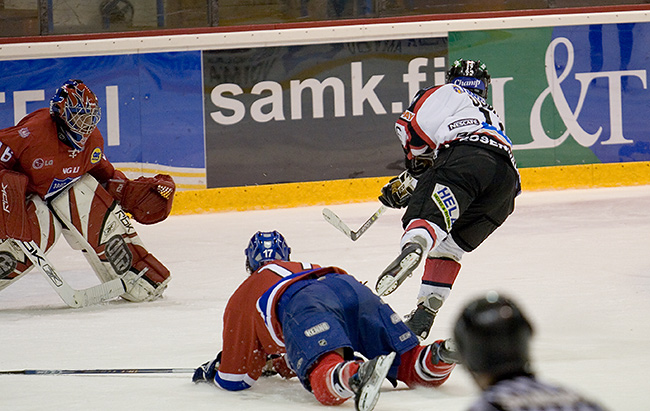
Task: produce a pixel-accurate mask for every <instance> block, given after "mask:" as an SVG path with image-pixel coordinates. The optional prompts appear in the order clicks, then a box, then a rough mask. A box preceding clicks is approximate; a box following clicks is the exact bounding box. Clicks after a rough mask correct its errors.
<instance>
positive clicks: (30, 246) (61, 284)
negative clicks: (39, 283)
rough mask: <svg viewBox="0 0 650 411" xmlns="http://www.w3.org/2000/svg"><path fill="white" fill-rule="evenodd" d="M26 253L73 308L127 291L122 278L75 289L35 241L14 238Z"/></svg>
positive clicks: (108, 298) (92, 303) (91, 303)
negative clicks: (58, 271)
mask: <svg viewBox="0 0 650 411" xmlns="http://www.w3.org/2000/svg"><path fill="white" fill-rule="evenodd" d="M13 241H14V242H15V243H16V244H17V245H18V246H19V247H20V248H21V249H22V250H23V252H24V253H25V255H26V256H27V257H28V258H29V259H30V260H31V262H32V263H34V265H35V266H37V267H38V268H39V269H40V271H41V273H42V274H43V276H44V277H45V279H47V281H48V282H49V283H50V285H51V286H52V288H54V291H56V292H57V294H59V297H61V299H62V300H63V302H65V303H66V304H67V305H68V306H70V307H72V308H79V307H86V306H89V305H94V304H98V303H101V302H104V301H106V300H110V299H112V298H115V297H118V296H120V295H122V294H124V292H125V291H126V287H125V286H124V282H123V281H122V279H120V278H116V279H114V280H111V281H108V282H105V283H102V284H98V285H95V286H93V287H90V288H86V289H82V290H75V289H74V288H72V287H71V286H70V285H69V284H68V283H67V282H66V281H65V280H64V279H63V277H61V276H60V275H59V274H58V273H57V272H56V269H55V268H54V266H53V265H52V263H50V261H49V260H48V259H47V257H46V256H45V253H44V252H43V250H41V248H40V247H39V246H38V245H37V244H36V243H35V242H34V241H20V240H16V239H14V240H13Z"/></svg>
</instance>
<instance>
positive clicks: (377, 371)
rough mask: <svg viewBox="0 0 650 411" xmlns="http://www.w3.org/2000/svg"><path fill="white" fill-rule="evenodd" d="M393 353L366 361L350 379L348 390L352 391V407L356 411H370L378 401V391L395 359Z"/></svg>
mask: <svg viewBox="0 0 650 411" xmlns="http://www.w3.org/2000/svg"><path fill="white" fill-rule="evenodd" d="M395 355H396V354H395V353H394V352H392V353H390V354H388V355H380V356H379V357H375V358H373V359H372V360H370V361H366V362H364V363H363V364H361V366H360V367H359V370H358V371H357V373H356V374H354V375H353V376H352V377H350V381H349V384H350V388H352V391H354V406H355V408H356V410H357V411H371V410H372V409H373V408H375V405H376V404H377V401H378V400H379V390H380V389H381V384H382V383H383V382H384V378H386V375H387V374H388V370H390V366H391V365H392V364H393V360H394V359H395Z"/></svg>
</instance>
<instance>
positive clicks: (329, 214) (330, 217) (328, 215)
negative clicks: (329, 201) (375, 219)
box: [323, 208, 356, 241]
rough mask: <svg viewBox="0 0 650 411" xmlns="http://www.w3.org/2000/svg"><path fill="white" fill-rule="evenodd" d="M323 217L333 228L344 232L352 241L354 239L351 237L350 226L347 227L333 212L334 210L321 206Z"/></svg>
mask: <svg viewBox="0 0 650 411" xmlns="http://www.w3.org/2000/svg"><path fill="white" fill-rule="evenodd" d="M323 218H325V221H327V222H328V223H330V224H331V225H332V226H334V228H336V229H337V230H339V231H340V232H342V233H343V234H345V235H346V237H348V238H349V239H351V240H352V241H354V240H356V238H353V234H352V230H350V227H348V226H347V224H345V223H344V222H343V220H341V218H340V217H339V216H337V215H336V214H334V211H332V210H330V209H329V208H323Z"/></svg>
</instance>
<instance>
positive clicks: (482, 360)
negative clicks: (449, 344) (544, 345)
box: [454, 291, 603, 411]
mask: <svg viewBox="0 0 650 411" xmlns="http://www.w3.org/2000/svg"><path fill="white" fill-rule="evenodd" d="M532 335H533V327H532V326H531V324H530V322H529V321H528V320H527V319H526V317H525V316H524V314H523V313H522V311H521V310H520V308H519V307H518V306H517V305H516V304H515V303H514V302H513V301H512V300H511V299H508V298H506V297H504V296H501V295H499V294H498V293H496V292H493V291H491V292H488V293H487V294H486V295H485V296H483V297H480V298H477V299H475V300H473V301H471V302H470V303H469V304H467V305H466V306H465V308H464V309H463V311H462V313H461V315H460V316H459V318H458V320H457V321H456V325H455V327H454V336H455V340H456V344H457V347H458V350H459V352H460V356H461V360H462V362H463V365H464V366H465V367H466V368H467V369H468V371H469V372H470V374H471V375H472V377H473V378H474V380H475V381H476V383H477V384H478V386H479V387H480V388H481V390H483V393H482V395H481V398H479V399H478V401H476V402H475V403H474V404H473V405H472V407H471V408H470V411H498V410H509V411H524V410H525V411H555V410H565V411H602V410H603V408H602V407H601V406H600V405H598V404H596V403H595V402H593V401H591V400H589V399H587V398H585V397H583V396H582V395H580V394H578V393H576V392H575V391H572V390H570V389H568V388H563V387H559V386H557V385H554V384H549V383H547V382H543V381H540V380H539V379H537V378H536V377H535V375H534V373H533V372H532V371H531V364H530V355H529V351H530V339H531V337H532Z"/></svg>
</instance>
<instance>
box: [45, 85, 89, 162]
mask: <svg viewBox="0 0 650 411" xmlns="http://www.w3.org/2000/svg"><path fill="white" fill-rule="evenodd" d="M50 115H51V116H52V117H53V118H54V120H55V121H56V123H57V125H59V136H60V138H61V139H62V140H63V141H64V142H66V143H67V144H69V145H70V146H72V148H74V149H76V150H79V151H81V150H83V148H84V145H85V144H86V140H88V137H90V134H91V133H92V132H93V131H94V130H95V127H97V123H99V120H100V119H101V109H100V107H99V104H98V103H97V97H96V96H95V94H94V93H93V92H92V91H91V90H90V89H89V88H88V87H87V86H86V85H85V84H84V83H83V81H81V80H68V81H66V82H65V84H63V86H61V87H59V88H58V89H57V90H56V93H55V94H54V97H52V99H51V100H50Z"/></svg>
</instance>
